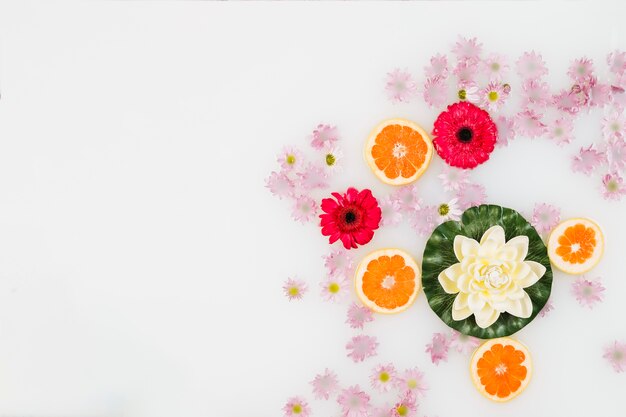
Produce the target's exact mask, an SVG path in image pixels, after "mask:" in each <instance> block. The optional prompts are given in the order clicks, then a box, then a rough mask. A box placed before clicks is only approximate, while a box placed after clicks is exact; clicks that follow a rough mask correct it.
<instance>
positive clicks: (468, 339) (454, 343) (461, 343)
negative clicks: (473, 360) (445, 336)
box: [450, 330, 481, 355]
mask: <svg viewBox="0 0 626 417" xmlns="http://www.w3.org/2000/svg"><path fill="white" fill-rule="evenodd" d="M480 343H481V342H480V339H478V338H476V337H473V336H468V335H466V334H463V333H461V332H457V331H456V330H452V335H451V336H450V347H452V348H454V349H455V350H456V351H457V352H459V353H461V354H463V355H469V354H470V353H472V352H473V351H474V349H476V348H477V347H478V346H479V345H480Z"/></svg>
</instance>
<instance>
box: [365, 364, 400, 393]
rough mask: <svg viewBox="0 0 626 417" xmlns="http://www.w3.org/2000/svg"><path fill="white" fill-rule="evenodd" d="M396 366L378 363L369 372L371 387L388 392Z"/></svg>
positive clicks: (392, 382) (393, 381)
mask: <svg viewBox="0 0 626 417" xmlns="http://www.w3.org/2000/svg"><path fill="white" fill-rule="evenodd" d="M396 376H397V375H396V367H395V366H393V364H391V363H388V364H387V365H378V366H376V367H375V368H374V369H373V370H372V373H371V374H370V383H371V385H372V388H374V389H375V390H376V391H378V392H388V391H389V390H390V389H391V387H392V386H393V385H394V383H395V379H396Z"/></svg>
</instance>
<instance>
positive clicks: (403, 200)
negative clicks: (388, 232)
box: [392, 185, 422, 213]
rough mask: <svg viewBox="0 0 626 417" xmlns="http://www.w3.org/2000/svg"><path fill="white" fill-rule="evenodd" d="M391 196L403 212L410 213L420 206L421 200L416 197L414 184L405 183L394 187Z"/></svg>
mask: <svg viewBox="0 0 626 417" xmlns="http://www.w3.org/2000/svg"><path fill="white" fill-rule="evenodd" d="M392 198H393V199H394V200H396V201H397V202H398V204H399V205H400V210H401V211H402V212H404V213H411V212H414V211H415V210H418V209H419V208H420V205H421V204H422V200H421V199H420V198H419V197H418V193H417V187H416V186H415V185H405V186H402V187H399V188H397V189H396V191H395V192H394V193H393V194H392Z"/></svg>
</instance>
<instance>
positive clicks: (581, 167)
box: [572, 144, 606, 175]
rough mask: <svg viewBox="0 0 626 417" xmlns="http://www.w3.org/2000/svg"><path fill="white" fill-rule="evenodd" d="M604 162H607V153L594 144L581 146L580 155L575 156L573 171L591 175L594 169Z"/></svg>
mask: <svg viewBox="0 0 626 417" xmlns="http://www.w3.org/2000/svg"><path fill="white" fill-rule="evenodd" d="M604 162H606V155H604V154H603V153H602V152H599V151H598V150H597V149H596V148H594V146H593V144H591V145H589V146H588V147H587V148H584V147H582V148H580V151H578V155H574V156H573V158H572V171H574V172H582V173H583V174H585V175H590V174H591V173H592V172H593V170H595V169H596V168H597V167H598V166H600V165H601V164H603V163H604Z"/></svg>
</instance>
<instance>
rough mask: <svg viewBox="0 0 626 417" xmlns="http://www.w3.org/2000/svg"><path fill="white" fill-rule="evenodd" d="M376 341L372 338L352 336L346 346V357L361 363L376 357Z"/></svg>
mask: <svg viewBox="0 0 626 417" xmlns="http://www.w3.org/2000/svg"><path fill="white" fill-rule="evenodd" d="M377 349H378V340H377V339H376V337H374V336H367V335H358V336H353V337H352V338H351V339H350V341H349V342H348V343H347V344H346V350H348V357H349V358H350V359H352V360H353V361H354V362H363V361H364V360H365V359H367V358H370V357H372V356H376V354H377Z"/></svg>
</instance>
